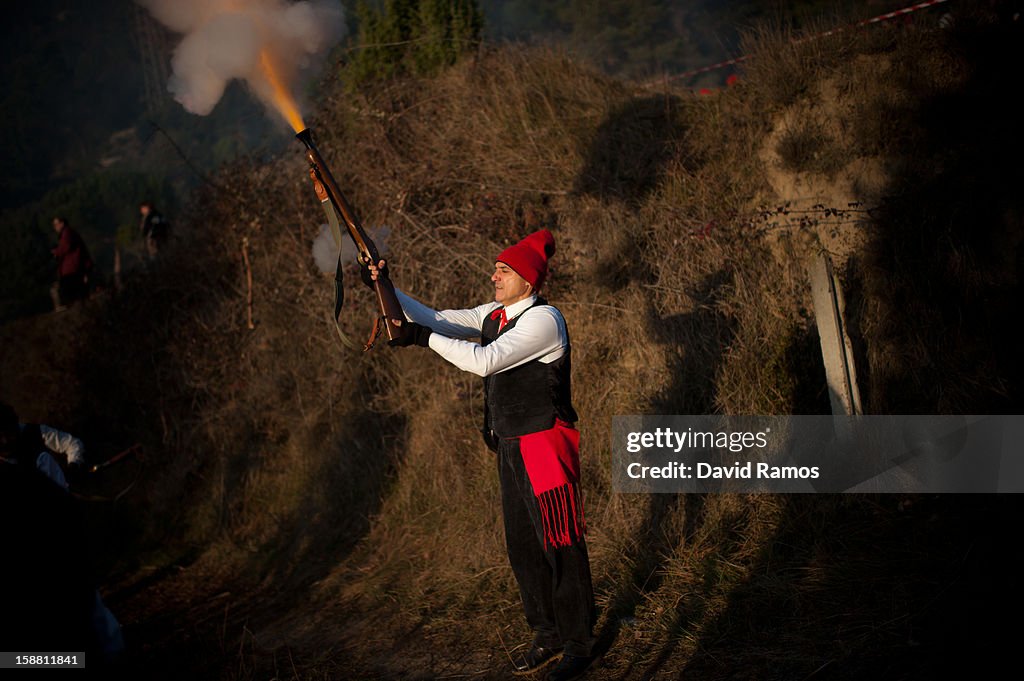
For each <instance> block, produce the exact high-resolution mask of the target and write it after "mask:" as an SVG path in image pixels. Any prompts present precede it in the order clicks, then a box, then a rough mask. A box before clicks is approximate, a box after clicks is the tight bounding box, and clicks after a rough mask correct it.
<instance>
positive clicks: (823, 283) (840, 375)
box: [809, 251, 864, 439]
mask: <svg viewBox="0 0 1024 681" xmlns="http://www.w3.org/2000/svg"><path fill="white" fill-rule="evenodd" d="M809 275H810V280H811V300H812V302H813V303H814V320H815V322H816V323H817V325H818V337H819V338H820V339H821V358H822V360H824V362H825V377H826V379H827V380H828V396H829V400H830V401H831V403H832V414H833V416H838V417H846V416H858V415H860V414H863V413H864V410H863V408H862V406H861V401H860V390H859V389H858V387H857V370H856V367H855V366H854V361H853V346H852V345H851V343H850V336H849V333H848V332H847V327H846V317H845V304H844V302H843V292H842V289H841V288H840V286H839V279H838V277H836V275H835V272H834V271H833V269H832V260H831V258H829V256H828V253H826V252H825V251H819V252H818V254H817V255H816V256H815V257H814V260H813V262H812V263H811V266H810V271H809ZM836 423H837V431H836V435H837V436H838V437H839V438H840V439H843V438H844V437H845V435H847V434H848V433H846V432H845V430H846V428H845V426H842V427H840V426H838V424H839V423H843V424H848V420H847V419H845V418H838V419H836ZM840 429H842V430H843V431H844V432H840Z"/></svg>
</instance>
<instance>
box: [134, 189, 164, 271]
mask: <svg viewBox="0 0 1024 681" xmlns="http://www.w3.org/2000/svg"><path fill="white" fill-rule="evenodd" d="M139 215H140V218H139V232H141V233H142V236H143V238H144V239H145V240H146V254H147V255H148V256H149V259H150V260H153V259H155V258H156V256H157V254H158V253H160V251H162V250H164V249H165V248H166V247H167V241H168V239H169V237H170V236H171V230H170V227H171V226H170V223H168V222H167V219H166V218H165V217H164V216H163V214H162V213H160V211H158V210H157V209H156V207H155V206H153V204H152V202H150V201H143V202H142V203H140V204H139Z"/></svg>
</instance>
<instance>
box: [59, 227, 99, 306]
mask: <svg viewBox="0 0 1024 681" xmlns="http://www.w3.org/2000/svg"><path fill="white" fill-rule="evenodd" d="M53 231H54V232H56V233H57V247H56V248H54V249H53V250H52V251H51V252H52V253H53V257H54V258H56V259H57V283H56V285H55V286H54V288H53V289H52V290H51V291H50V295H51V296H52V297H53V306H54V309H58V310H59V309H60V308H61V307H66V306H68V305H71V304H72V303H74V302H75V301H77V300H84V299H85V298H87V297H88V295H89V275H90V274H91V273H92V268H93V264H92V258H91V257H90V256H89V249H88V248H86V246H85V242H84V241H82V237H81V236H79V234H78V232H76V231H75V230H73V229H71V227H70V226H69V225H68V221H67V220H65V219H64V218H61V217H56V218H54V219H53Z"/></svg>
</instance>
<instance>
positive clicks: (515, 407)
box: [480, 297, 579, 449]
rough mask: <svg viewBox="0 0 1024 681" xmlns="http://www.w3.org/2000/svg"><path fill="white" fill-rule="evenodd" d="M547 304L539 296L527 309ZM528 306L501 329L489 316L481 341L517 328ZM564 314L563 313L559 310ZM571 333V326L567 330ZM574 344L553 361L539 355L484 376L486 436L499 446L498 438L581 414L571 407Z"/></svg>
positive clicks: (488, 340)
mask: <svg viewBox="0 0 1024 681" xmlns="http://www.w3.org/2000/svg"><path fill="white" fill-rule="evenodd" d="M538 305H547V301H546V300H544V299H543V298H539V297H538V298H537V300H536V301H535V302H534V304H533V305H531V306H530V307H529V308H527V310H529V309H532V308H534V307H536V306H538ZM524 314H526V310H524V311H523V312H521V313H520V314H518V315H516V316H515V317H514V318H512V319H509V320H508V323H506V324H505V328H503V329H502V330H501V333H498V325H499V324H500V323H501V320H500V318H499V319H492V318H491V317H490V316H488V317H487V318H486V319H485V320H484V324H483V328H481V329H480V345H482V346H486V345H488V344H489V343H491V342H492V341H494V340H495V339H496V338H497V337H498V336H500V335H502V334H503V333H506V332H507V331H508V330H509V329H512V328H515V325H516V322H517V321H519V318H520V317H522V316H523V315H524ZM559 315H561V313H559ZM566 334H568V330H567V331H566ZM571 374H572V345H571V344H570V345H568V346H567V347H566V348H565V354H564V355H562V356H561V357H559V358H558V359H556V360H555V361H554V362H551V363H550V364H544V363H543V362H541V361H540V360H539V359H535V360H533V361H530V362H527V363H526V364H520V365H519V366H517V367H515V368H513V369H506V370H505V371H502V372H499V373H496V374H491V375H490V376H485V377H484V427H483V433H484V440H485V441H486V442H487V444H488V446H489V447H491V449H496V448H497V444H498V438H503V437H504V438H509V437H518V436H520V435H526V434H527V433H536V432H538V431H541V430H547V429H549V428H551V427H553V426H554V425H555V418H560V419H562V420H563V421H567V422H569V423H575V422H576V421H577V419H578V418H579V417H577V416H576V410H575V409H573V407H572V380H571Z"/></svg>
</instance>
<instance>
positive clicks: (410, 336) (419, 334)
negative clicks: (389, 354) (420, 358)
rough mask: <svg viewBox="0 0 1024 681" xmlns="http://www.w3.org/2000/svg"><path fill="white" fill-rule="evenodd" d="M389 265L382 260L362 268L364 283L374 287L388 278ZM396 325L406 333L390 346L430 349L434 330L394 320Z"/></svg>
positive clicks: (391, 342) (389, 342)
mask: <svg viewBox="0 0 1024 681" xmlns="http://www.w3.org/2000/svg"><path fill="white" fill-rule="evenodd" d="M387 267H388V263H387V261H386V260H381V261H380V262H378V263H377V264H376V265H374V264H373V263H371V264H369V265H366V266H365V267H363V268H362V272H363V282H365V283H366V285H367V286H370V287H371V288H372V287H373V282H375V281H377V279H378V278H379V277H381V276H385V277H387V276H388V270H387ZM393 321H394V322H395V324H397V325H398V326H401V327H403V328H404V329H405V333H403V334H402V337H401V338H396V339H395V340H393V341H388V345H390V346H392V347H397V348H407V347H409V346H410V345H419V346H420V347H422V348H429V347H430V334H432V333H434V331H433V329H431V328H430V327H429V326H423V325H422V324H417V323H416V322H409V321H406V320H404V319H395V320H393Z"/></svg>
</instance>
